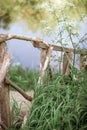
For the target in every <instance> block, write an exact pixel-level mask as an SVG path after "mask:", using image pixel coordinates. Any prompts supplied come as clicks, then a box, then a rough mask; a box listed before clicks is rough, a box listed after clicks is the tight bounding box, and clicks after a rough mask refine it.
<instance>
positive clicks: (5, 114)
mask: <svg viewBox="0 0 87 130" xmlns="http://www.w3.org/2000/svg"><path fill="white" fill-rule="evenodd" d="M11 39H19V40H26V41H30V42H31V43H32V45H33V46H34V47H36V48H40V49H41V58H40V76H39V80H38V84H41V83H43V80H44V77H45V72H46V70H47V67H48V66H49V63H50V57H51V54H52V51H53V50H54V51H63V52H64V56H63V72H62V73H63V75H68V74H69V72H70V69H69V65H71V62H72V61H71V59H72V55H73V53H74V50H73V49H71V48H65V47H60V46H57V45H51V44H48V43H46V42H45V41H43V40H42V39H38V38H29V37H24V36H18V35H10V34H0V130H5V129H6V128H9V127H10V124H11V121H10V99H9V85H11V86H12V87H14V88H15V89H16V90H17V91H18V92H19V93H20V94H22V96H24V97H25V98H26V99H27V100H29V101H32V97H30V96H28V95H27V94H26V93H25V92H24V91H23V90H22V89H20V87H19V86H17V85H16V84H15V83H13V82H12V81H11V80H10V79H9V78H8V69H9V66H10V63H11V56H10V54H9V52H8V50H7V45H6V41H7V40H11ZM30 42H29V44H30ZM75 53H76V54H80V68H82V67H84V63H83V61H84V57H86V55H87V51H86V50H75ZM86 59H87V58H85V60H86Z"/></svg>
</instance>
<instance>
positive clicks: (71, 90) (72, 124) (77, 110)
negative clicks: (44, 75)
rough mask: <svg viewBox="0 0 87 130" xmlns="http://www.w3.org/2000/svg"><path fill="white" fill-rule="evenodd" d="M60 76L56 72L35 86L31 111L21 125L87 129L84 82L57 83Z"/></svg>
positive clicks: (31, 128)
mask: <svg viewBox="0 0 87 130" xmlns="http://www.w3.org/2000/svg"><path fill="white" fill-rule="evenodd" d="M61 78H62V77H61V76H58V77H57V78H56V79H55V80H54V81H53V82H49V84H48V83H47V84H45V85H42V86H40V87H39V88H37V89H36V90H35V96H34V100H33V104H32V108H31V114H30V116H29V120H28V122H27V125H26V127H25V128H24V129H26V130H34V129H35V130H86V129H87V124H86V123H87V91H85V90H87V85H85V86H83V85H82V84H83V83H80V84H79V83H78V85H75V84H73V83H71V85H70V84H67V85H61V82H60V81H61ZM69 82H73V81H69Z"/></svg>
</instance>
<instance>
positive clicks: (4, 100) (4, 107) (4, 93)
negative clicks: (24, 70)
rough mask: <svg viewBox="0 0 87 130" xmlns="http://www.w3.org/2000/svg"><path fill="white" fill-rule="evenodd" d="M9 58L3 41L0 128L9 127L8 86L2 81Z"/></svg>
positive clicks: (0, 46)
mask: <svg viewBox="0 0 87 130" xmlns="http://www.w3.org/2000/svg"><path fill="white" fill-rule="evenodd" d="M10 60H11V58H10V55H9V54H8V52H7V47H6V44H5V42H3V43H0V120H1V122H2V126H3V127H2V130H4V129H5V128H9V127H10V99H9V88H8V87H7V85H6V84H5V83H4V79H5V76H6V74H7V71H8V68H9V65H10Z"/></svg>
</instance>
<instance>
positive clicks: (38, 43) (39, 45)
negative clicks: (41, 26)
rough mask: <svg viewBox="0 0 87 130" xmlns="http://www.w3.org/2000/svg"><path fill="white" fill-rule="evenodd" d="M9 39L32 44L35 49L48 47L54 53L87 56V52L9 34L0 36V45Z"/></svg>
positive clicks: (38, 39)
mask: <svg viewBox="0 0 87 130" xmlns="http://www.w3.org/2000/svg"><path fill="white" fill-rule="evenodd" d="M11 39H19V40H25V41H30V42H32V44H33V46H34V47H36V48H42V49H48V48H49V47H51V46H52V47H53V50H55V51H63V52H74V53H75V54H87V50H83V49H80V50H75V51H74V49H72V48H67V47H61V46H57V45H53V44H49V43H47V42H45V41H44V40H42V39H40V38H35V37H33V38H31V37H25V36H19V35H11V34H0V43H1V42H3V41H7V40H11Z"/></svg>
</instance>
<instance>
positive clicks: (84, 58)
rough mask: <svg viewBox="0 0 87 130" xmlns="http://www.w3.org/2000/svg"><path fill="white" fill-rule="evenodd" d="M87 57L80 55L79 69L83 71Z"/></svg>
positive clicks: (86, 64)
mask: <svg viewBox="0 0 87 130" xmlns="http://www.w3.org/2000/svg"><path fill="white" fill-rule="evenodd" d="M86 61H87V56H86V55H84V54H80V69H85V68H86V66H87V63H86Z"/></svg>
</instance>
